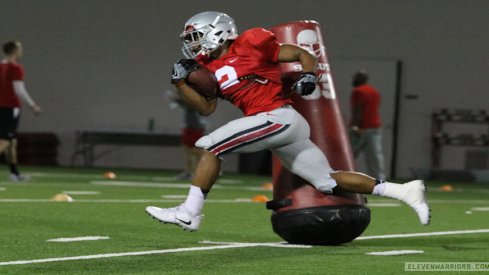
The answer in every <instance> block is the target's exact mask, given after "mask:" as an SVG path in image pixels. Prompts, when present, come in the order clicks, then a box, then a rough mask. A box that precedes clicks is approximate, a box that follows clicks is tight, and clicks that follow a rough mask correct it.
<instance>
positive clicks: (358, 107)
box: [350, 71, 385, 179]
mask: <svg viewBox="0 0 489 275" xmlns="http://www.w3.org/2000/svg"><path fill="white" fill-rule="evenodd" d="M352 84H353V87H354V89H353V92H352V94H351V97H350V99H351V100H350V103H351V110H352V116H351V122H350V141H351V145H352V149H353V154H354V156H355V157H357V156H358V155H359V154H360V153H361V152H365V161H366V163H367V169H368V173H369V174H370V175H373V176H375V177H376V178H378V179H385V168H384V153H383V150H382V128H381V126H382V122H381V119H380V101H381V97H380V93H379V92H378V91H377V90H376V89H375V88H374V87H373V86H371V85H369V84H368V74H367V72H366V71H359V72H357V73H355V75H354V76H353V81H352Z"/></svg>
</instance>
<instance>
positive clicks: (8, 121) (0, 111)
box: [0, 107, 20, 140]
mask: <svg viewBox="0 0 489 275" xmlns="http://www.w3.org/2000/svg"><path fill="white" fill-rule="evenodd" d="M19 118H20V108H6V107H0V139H7V140H11V139H14V138H15V136H16V132H17V128H18V127H19Z"/></svg>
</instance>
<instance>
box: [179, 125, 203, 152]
mask: <svg viewBox="0 0 489 275" xmlns="http://www.w3.org/2000/svg"><path fill="white" fill-rule="evenodd" d="M202 136H204V129H196V128H183V130H182V138H181V142H182V145H183V146H185V147H188V148H192V147H194V146H195V142H196V141H197V140H199V138H201V137H202Z"/></svg>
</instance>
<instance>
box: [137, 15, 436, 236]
mask: <svg viewBox="0 0 489 275" xmlns="http://www.w3.org/2000/svg"><path fill="white" fill-rule="evenodd" d="M181 39H182V41H183V47H182V51H183V53H184V55H185V56H186V57H187V59H182V60H180V61H178V62H177V63H175V64H174V67H173V73H172V79H171V82H172V83H173V84H174V85H175V86H176V87H177V88H178V89H179V91H180V93H181V94H182V98H183V99H184V100H185V101H186V102H187V103H188V104H189V105H191V106H192V107H193V108H195V109H196V110H197V111H198V112H199V113H201V114H202V115H206V116H207V115H210V114H212V113H213V112H214V110H215V109H216V106H217V98H216V97H214V98H206V97H204V96H201V95H200V94H199V93H197V92H196V91H195V90H194V89H193V88H192V87H190V86H189V85H187V84H186V83H185V80H184V79H185V78H186V77H187V75H188V74H189V72H190V71H191V70H192V68H193V66H194V65H195V64H196V63H199V64H201V65H203V66H205V67H207V68H208V69H209V70H211V71H212V72H214V74H215V76H216V78H217V80H218V81H219V86H220V92H219V95H218V96H219V97H221V98H223V99H225V100H228V101H229V102H231V103H232V104H234V105H235V106H237V107H238V108H240V109H241V111H242V112H243V113H244V115H245V116H244V117H242V118H239V119H236V120H233V121H231V122H229V123H227V124H226V125H224V126H222V127H220V128H218V129H216V130H215V131H213V132H212V133H210V134H208V135H206V136H203V137H202V138H200V139H199V140H198V141H197V142H196V144H195V145H196V146H197V147H199V148H202V149H204V153H203V155H202V158H201V160H200V162H199V164H198V166H197V170H196V172H195V176H194V178H193V180H192V184H191V186H190V190H189V193H188V196H187V198H186V200H185V202H184V203H182V204H181V205H179V206H177V207H173V208H159V207H155V206H149V207H147V208H146V212H147V213H148V214H150V215H151V216H152V217H154V218H156V219H157V220H159V221H161V222H165V223H171V224H176V225H178V226H180V227H182V228H183V229H185V230H189V231H195V230H197V229H198V228H199V225H200V222H201V219H202V214H201V212H202V208H203V205H204V200H205V198H206V196H207V194H208V193H209V191H210V190H211V188H212V186H213V184H214V182H215V181H216V179H217V176H218V174H219V171H220V165H221V159H222V158H223V157H224V156H225V155H226V154H229V153H235V152H255V151H259V150H264V149H268V150H271V151H272V152H273V153H274V154H275V155H276V156H278V158H279V159H280V160H281V162H282V164H283V166H284V167H286V168H287V169H289V170H290V171H291V172H292V173H294V174H297V175H299V176H300V177H302V178H304V179H305V180H307V181H308V182H309V183H311V184H312V185H314V187H316V188H317V190H319V191H320V192H323V193H326V194H330V193H332V190H333V188H340V189H342V190H344V191H347V192H353V193H362V194H375V195H381V196H386V197H390V198H395V199H398V200H401V201H403V202H405V203H407V204H408V205H409V206H410V207H412V208H413V209H414V211H415V212H416V213H417V215H418V217H419V220H420V222H421V224H423V225H427V224H429V222H430V209H429V206H428V204H427V202H426V200H425V194H424V192H425V186H424V184H423V182H422V181H420V180H416V181H411V182H408V183H405V184H397V183H390V182H384V181H382V180H380V179H375V178H372V177H370V176H367V175H364V174H361V173H355V172H347V171H334V170H333V169H332V168H331V166H330V165H329V162H328V160H327V159H326V157H325V155H324V154H323V152H322V151H321V150H320V149H319V148H318V147H317V146H316V145H315V144H314V143H312V142H311V140H310V139H309V132H310V129H309V125H308V123H307V121H306V120H305V119H304V118H303V117H302V116H301V115H300V114H299V113H298V112H297V111H296V110H294V108H292V106H291V105H290V103H291V99H290V98H289V97H287V96H284V95H283V93H282V83H281V71H280V66H279V64H280V62H300V63H301V64H302V67H303V73H302V74H301V75H300V77H299V78H298V80H297V82H296V83H295V84H294V88H295V91H296V92H297V93H298V94H300V95H308V94H311V93H312V92H313V91H314V89H315V85H316V84H315V82H316V75H315V71H316V63H317V61H316V57H315V56H314V55H312V54H311V53H309V52H308V51H307V50H305V49H303V48H301V47H299V46H296V45H291V44H279V43H278V42H277V39H276V37H275V35H274V34H273V33H272V32H270V31H267V30H265V29H263V28H254V29H250V30H247V31H245V32H243V33H242V34H240V35H238V31H237V29H236V25H235V23H234V20H233V19H232V18H231V17H230V16H229V15H227V14H225V13H221V12H214V11H206V12H202V13H199V14H197V15H195V16H193V17H191V18H190V19H189V20H188V21H187V22H186V23H185V26H184V31H183V33H182V34H181Z"/></svg>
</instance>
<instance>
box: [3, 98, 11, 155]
mask: <svg viewBox="0 0 489 275" xmlns="http://www.w3.org/2000/svg"><path fill="white" fill-rule="evenodd" d="M11 124H12V115H11V109H10V108H2V107H0V155H1V154H2V153H3V152H4V151H5V150H6V149H7V148H8V147H9V146H10V139H11V135H12V134H11V132H12V129H11V128H12V126H11Z"/></svg>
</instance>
